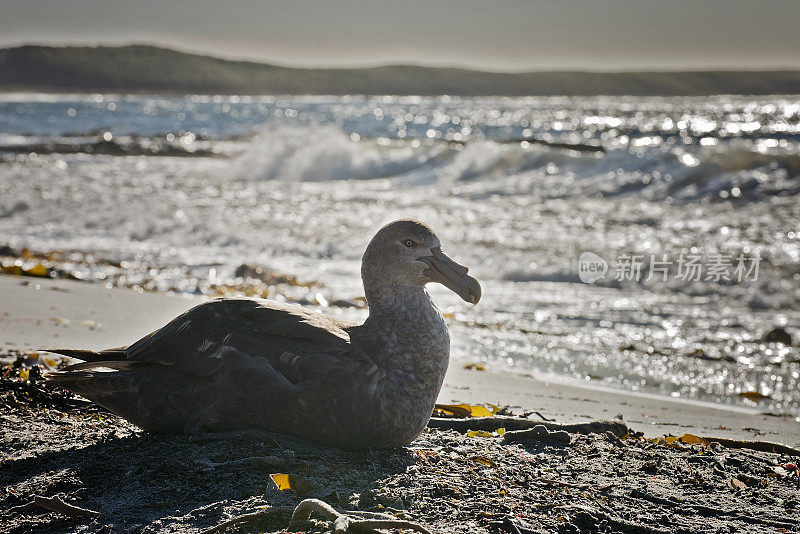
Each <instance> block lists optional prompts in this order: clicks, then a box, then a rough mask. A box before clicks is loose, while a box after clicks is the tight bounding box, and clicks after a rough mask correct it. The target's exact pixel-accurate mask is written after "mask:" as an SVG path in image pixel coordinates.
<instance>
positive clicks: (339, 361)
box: [125, 299, 375, 382]
mask: <svg viewBox="0 0 800 534" xmlns="http://www.w3.org/2000/svg"><path fill="white" fill-rule="evenodd" d="M125 353H126V357H127V359H128V360H137V361H149V362H154V363H161V364H164V365H170V366H176V367H178V368H180V369H181V370H183V371H184V372H188V373H191V374H196V375H207V374H210V373H212V372H214V371H215V370H217V369H219V368H220V366H222V365H223V364H224V362H225V361H226V359H228V358H229V357H231V356H232V354H234V353H235V354H236V355H237V358H240V357H241V355H242V354H247V355H249V356H252V357H253V358H259V359H263V360H266V361H268V362H269V363H270V364H271V365H272V366H273V367H274V368H275V369H276V370H277V371H279V372H281V373H282V374H284V375H286V376H287V378H288V379H289V380H290V381H292V382H295V381H297V380H303V379H306V378H307V377H309V376H313V375H317V374H319V373H323V372H326V370H327V372H336V371H337V370H338V371H340V372H342V371H344V369H348V368H352V367H353V366H358V367H363V368H365V369H371V368H372V367H374V365H375V364H374V363H373V362H372V360H371V359H370V358H369V356H368V355H366V354H365V353H364V352H363V351H361V350H359V349H358V348H357V347H355V346H353V345H352V344H351V343H350V337H349V336H348V334H347V332H346V331H345V330H344V329H343V328H342V327H341V326H340V324H337V322H336V320H335V319H333V318H331V317H328V316H326V315H323V314H317V313H314V312H309V311H307V310H304V309H302V308H300V307H299V306H295V305H291V304H284V303H278V302H272V301H265V300H251V299H220V300H215V301H211V302H207V303H204V304H201V305H199V306H196V307H194V308H192V309H191V310H189V311H187V312H186V313H184V314H182V315H180V316H178V317H176V318H175V319H173V320H172V321H170V322H169V323H168V324H167V325H165V326H164V327H163V328H161V329H160V330H157V331H156V332H153V333H152V334H149V335H147V336H145V337H143V338H142V339H140V340H139V341H137V342H136V343H134V344H132V345H131V346H129V347H128V348H127V349H126V350H125ZM287 355H291V356H287Z"/></svg>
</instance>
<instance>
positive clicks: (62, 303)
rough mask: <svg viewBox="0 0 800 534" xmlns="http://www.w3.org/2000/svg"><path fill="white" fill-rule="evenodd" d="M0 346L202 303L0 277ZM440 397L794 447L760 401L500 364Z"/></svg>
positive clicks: (143, 325) (117, 338)
mask: <svg viewBox="0 0 800 534" xmlns="http://www.w3.org/2000/svg"><path fill="white" fill-rule="evenodd" d="M0 295H2V297H3V299H2V304H0V316H2V318H3V319H2V329H0V332H1V334H0V335H1V336H2V337H0V347H2V348H5V349H19V350H25V351H36V350H42V349H45V348H48V347H49V348H89V349H95V350H101V349H106V348H110V347H118V346H122V345H126V344H130V343H132V342H133V341H135V340H137V339H139V338H140V337H142V336H144V335H146V334H148V333H149V332H152V331H153V330H156V329H158V328H160V327H161V326H163V325H164V324H166V323H167V322H168V321H169V320H170V319H172V318H173V317H175V316H176V315H179V314H180V313H183V312H184V311H186V310H188V309H189V308H191V307H193V306H196V305H197V304H199V303H200V302H203V301H204V299H203V298H202V297H187V296H177V295H170V294H154V293H146V292H137V291H133V290H128V289H117V288H114V289H106V288H104V287H102V286H98V285H93V284H86V283H81V282H74V281H63V280H47V279H35V278H22V277H14V276H0ZM439 402H440V403H442V404H452V403H469V404H480V403H492V404H495V405H500V406H514V407H516V408H518V409H520V410H536V411H538V412H540V413H542V414H543V415H545V416H546V417H548V418H553V419H556V420H557V421H559V422H562V423H572V422H576V421H583V420H591V419H611V418H613V417H615V416H616V415H617V414H622V416H623V419H624V420H625V421H626V422H628V423H629V425H630V426H631V428H633V429H634V430H636V431H638V432H643V433H644V434H645V435H646V436H648V437H654V436H660V435H664V434H674V435H681V434H683V433H686V432H688V433H692V434H698V435H700V434H702V435H715V436H716V435H718V436H721V437H730V438H737V439H767V440H773V441H780V442H784V443H787V444H790V445H793V446H798V445H800V425H798V421H797V420H796V419H795V418H793V417H788V416H775V415H765V414H764V413H763V411H762V410H759V409H758V408H744V407H733V406H720V405H714V404H711V403H703V402H697V401H691V400H685V399H673V398H670V397H666V396H659V395H647V394H634V393H631V392H626V391H623V390H619V389H617V390H614V389H611V388H603V387H598V386H593V385H592V384H591V383H588V384H585V385H582V384H580V383H576V382H575V381H571V382H569V381H566V380H564V379H563V378H559V377H554V376H552V377H538V378H537V377H534V376H531V375H528V376H523V374H522V373H513V372H511V371H508V370H504V369H502V368H499V369H497V368H496V369H494V370H485V371H476V370H470V369H465V368H464V365H462V364H461V362H454V364H453V365H451V366H450V368H449V371H448V374H447V377H446V378H445V385H444V387H443V389H442V392H441V395H440V398H439Z"/></svg>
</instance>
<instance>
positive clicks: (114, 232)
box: [0, 94, 800, 417]
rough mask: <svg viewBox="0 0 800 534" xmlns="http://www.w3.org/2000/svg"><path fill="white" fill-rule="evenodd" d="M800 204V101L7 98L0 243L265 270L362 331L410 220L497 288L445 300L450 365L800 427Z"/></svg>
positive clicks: (179, 272) (172, 283)
mask: <svg viewBox="0 0 800 534" xmlns="http://www.w3.org/2000/svg"><path fill="white" fill-rule="evenodd" d="M799 194H800V99H798V98H797V97H782V96H775V97H738V96H718V97H704V98H655V97H653V98H649V97H647V98H645V97H613V98H611V97H593V98H586V97H580V98H578V97H576V98H566V97H551V98H455V97H437V98H427V97H391V96H389V97H364V96H351V97H324V96H319V97H311V96H308V97H278V96H263V97H245V96H240V97H237V96H187V97H160V96H145V95H140V96H121V95H39V94H5V95H0V245H3V244H6V245H9V246H11V247H30V248H33V249H36V250H43V251H48V250H68V251H69V250H79V251H86V252H92V253H94V254H96V255H97V256H98V257H103V258H113V259H115V260H117V261H120V262H123V261H127V262H133V261H137V262H142V261H146V262H148V264H152V265H158V266H159V267H160V269H159V271H158V272H159V277H160V278H159V283H160V284H163V286H164V287H165V288H171V289H175V288H176V287H177V288H178V290H179V291H180V287H181V283H180V281H179V279H180V278H181V277H184V276H185V275H186V269H187V268H189V269H190V270H191V273H192V276H194V277H199V278H205V279H218V280H225V279H229V278H231V277H234V274H235V270H236V268H237V267H238V266H239V265H241V264H243V263H255V264H260V265H263V266H266V267H269V268H272V269H275V270H277V271H280V272H284V273H290V274H293V275H295V276H297V277H298V278H300V279H304V280H318V281H320V282H321V283H322V284H324V285H323V286H321V287H322V289H319V290H318V289H314V291H319V292H320V293H321V298H316V300H315V299H309V301H310V302H312V303H315V304H316V305H317V307H318V308H319V309H325V310H326V311H329V312H331V313H335V314H341V315H345V316H348V317H352V318H359V317H363V315H364V314H365V311H364V310H363V309H358V308H336V307H327V306H325V303H326V302H328V301H332V300H333V299H339V298H344V299H352V298H353V297H357V296H359V295H361V292H362V290H361V287H360V279H359V263H360V258H361V254H362V253H363V250H364V247H365V246H366V244H367V243H368V242H369V239H370V238H371V237H372V235H373V234H374V232H375V231H376V230H377V229H378V228H379V227H380V226H381V225H382V224H384V223H386V222H389V221H391V220H393V219H396V218H400V217H412V218H416V219H419V220H422V221H424V222H426V223H428V224H429V225H431V226H432V227H433V228H434V229H435V231H436V232H437V233H438V234H439V236H440V237H441V239H442V241H443V243H444V249H445V251H446V252H448V253H449V254H450V255H451V256H452V257H454V258H455V259H457V260H458V261H459V262H461V263H464V264H466V265H468V266H469V267H470V272H471V273H472V274H474V275H475V276H476V277H477V278H478V279H479V280H480V281H481V283H482V285H483V288H484V297H483V300H482V301H481V302H480V303H479V305H478V306H477V307H475V308H473V307H471V306H469V305H467V304H465V303H463V302H461V301H460V300H459V299H458V297H456V296H455V295H452V294H450V293H449V292H448V291H447V290H445V289H443V288H438V287H431V293H432V295H433V297H434V300H436V302H437V303H438V304H439V305H440V308H441V310H442V312H443V313H445V314H446V317H447V318H448V321H449V323H450V328H451V332H452V337H453V342H452V345H453V363H452V365H463V364H466V363H482V364H484V365H487V366H490V367H493V368H498V369H510V370H513V371H514V372H519V373H531V374H534V375H536V376H542V377H552V379H565V380H578V381H585V382H588V383H591V384H598V385H603V386H608V387H616V388H622V389H626V390H631V391H642V392H649V393H657V394H663V395H670V396H675V397H685V398H691V399H699V400H707V401H713V402H719V403H726V404H736V405H746V406H757V407H758V408H759V409H762V410H764V411H765V412H769V413H775V414H790V415H792V416H795V417H798V416H800V349H799V348H798V345H797V342H798V340H797V339H796V338H797V335H798V334H800V201H798V199H799V198H800V196H799ZM171 273H172V274H171ZM171 277H173V278H174V279H171ZM774 328H784V329H786V330H788V331H789V332H790V333H793V334H795V341H794V343H795V345H794V346H785V345H783V344H780V343H774V342H767V341H765V335H766V334H767V333H768V332H769V331H771V330H772V329H774ZM485 400H486V401H488V402H491V401H492V400H493V399H485Z"/></svg>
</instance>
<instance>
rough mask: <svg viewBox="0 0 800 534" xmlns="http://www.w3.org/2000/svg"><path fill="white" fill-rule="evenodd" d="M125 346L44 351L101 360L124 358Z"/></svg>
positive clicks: (81, 358)
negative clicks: (99, 349) (103, 348)
mask: <svg viewBox="0 0 800 534" xmlns="http://www.w3.org/2000/svg"><path fill="white" fill-rule="evenodd" d="M125 348H126V347H117V348H114V349H106V350H101V351H94V350H87V349H45V350H43V351H42V352H52V353H54V354H61V355H62V356H69V357H70V358H75V359H78V360H83V361H85V362H100V361H117V360H124V359H125Z"/></svg>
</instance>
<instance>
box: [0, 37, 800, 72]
mask: <svg viewBox="0 0 800 534" xmlns="http://www.w3.org/2000/svg"><path fill="white" fill-rule="evenodd" d="M135 46H142V47H150V48H157V49H162V50H169V51H172V52H178V53H183V54H190V55H195V56H201V57H207V58H212V59H219V60H222V61H230V62H234V63H251V64H256V65H264V66H271V67H279V68H286V69H296V70H356V69H380V68H391V67H418V68H426V69H440V70H445V69H454V70H465V71H473V72H481V73H487V74H501V75H502V74H507V75H522V74H538V73H587V74H588V73H591V74H630V73H666V74H669V73H676V74H677V73H691V72H800V65H798V66H789V65H769V66H764V67H753V66H739V67H737V66H732V65H724V66H720V65H716V66H711V65H708V66H685V67H677V66H676V67H667V66H663V67H654V68H643V67H625V68H614V67H610V68H607V69H596V68H589V67H567V68H563V69H560V68H552V67H551V68H541V69H527V70H497V69H488V68H484V67H478V66H474V65H472V66H471V65H464V64H429V63H425V62H421V63H420V62H414V61H408V62H405V61H400V62H391V63H363V64H362V63H358V64H324V65H311V64H304V63H294V64H292V63H285V62H281V61H280V60H272V59H255V58H250V57H243V56H231V55H227V54H215V53H214V52H210V51H203V50H200V49H193V48H191V47H183V46H180V45H174V44H167V43H161V42H157V41H150V42H145V41H136V40H132V41H124V42H116V43H114V42H112V43H101V42H95V43H87V42H67V43H55V42H42V41H39V42H30V41H20V42H16V43H6V44H2V45H0V51H2V50H11V49H15V48H25V47H34V48H127V47H135Z"/></svg>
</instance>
